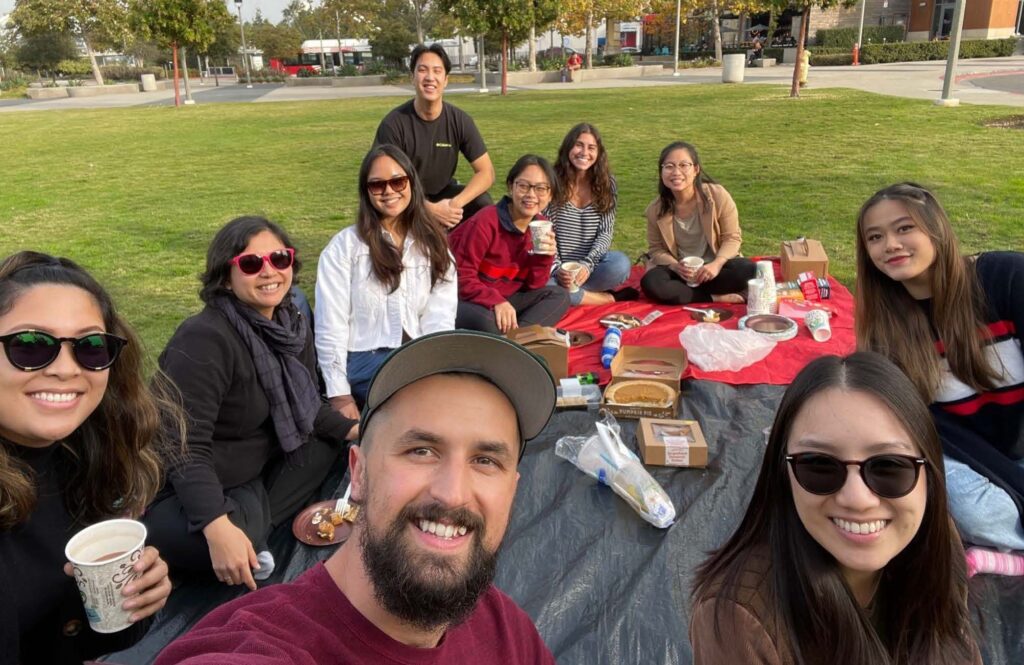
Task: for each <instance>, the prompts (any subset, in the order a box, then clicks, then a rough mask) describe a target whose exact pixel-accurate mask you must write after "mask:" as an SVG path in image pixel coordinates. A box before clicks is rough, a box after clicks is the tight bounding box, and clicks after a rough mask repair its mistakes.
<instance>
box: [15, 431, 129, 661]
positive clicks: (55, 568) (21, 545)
mask: <svg viewBox="0 0 1024 665" xmlns="http://www.w3.org/2000/svg"><path fill="white" fill-rule="evenodd" d="M9 449H12V450H13V454H14V457H15V459H20V460H21V461H23V462H24V463H26V464H28V466H29V467H31V468H32V471H33V472H34V474H35V486H36V496H37V500H36V505H35V508H34V510H33V511H32V514H31V515H30V516H29V519H28V520H26V521H25V522H23V523H21V524H19V525H17V526H16V527H14V528H13V529H10V530H0V665H13V664H14V663H21V665H31V664H33V663H39V664H40V665H63V664H65V663H81V662H82V661H83V660H85V659H87V658H94V657H96V656H100V655H102V654H105V653H110V652H112V651H119V650H121V649H125V648H127V647H128V646H130V645H131V644H133V643H134V642H136V641H138V639H139V638H140V637H141V636H142V635H143V634H144V633H145V631H146V627H147V626H148V625H149V622H148V621H144V622H141V624H137V625H135V626H132V627H131V628H128V629H126V630H123V631H121V632H118V633H111V634H106V635H105V634H101V633H95V632H93V631H92V629H91V628H89V622H88V621H87V620H86V617H85V609H84V607H83V606H82V600H81V598H80V597H79V595H78V588H77V586H76V585H75V582H74V580H73V579H72V578H70V577H68V576H67V575H65V574H64V563H65V561H66V560H65V558H64V546H65V545H66V544H67V541H68V540H70V539H71V536H73V535H74V534H75V533H77V532H78V531H80V530H81V529H83V528H85V527H86V526H87V525H86V524H83V523H81V522H78V521H76V520H74V519H73V518H72V516H71V514H70V513H69V512H68V509H67V506H66V505H65V500H64V494H63V491H62V488H63V487H64V485H65V480H66V478H67V477H68V475H69V473H68V466H67V465H68V464H70V463H71V458H70V456H69V455H68V453H67V451H65V450H64V449H62V448H61V444H60V443H55V444H53V445H51V446H49V447H47V448H26V447H22V446H11V447H10V448H9Z"/></svg>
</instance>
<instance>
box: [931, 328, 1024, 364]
mask: <svg viewBox="0 0 1024 665" xmlns="http://www.w3.org/2000/svg"><path fill="white" fill-rule="evenodd" d="M987 327H988V336H989V339H990V343H991V342H998V341H1000V340H1002V339H1006V338H1007V337H1013V336H1014V335H1016V334H1017V328H1016V326H1014V325H1013V321H996V322H995V323H990V324H988V326H987ZM935 350H936V351H938V352H939V355H940V356H944V355H946V345H945V344H943V343H942V340H941V339H940V340H936V341H935Z"/></svg>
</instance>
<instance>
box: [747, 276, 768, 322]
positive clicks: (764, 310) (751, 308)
mask: <svg viewBox="0 0 1024 665" xmlns="http://www.w3.org/2000/svg"><path fill="white" fill-rule="evenodd" d="M768 313H769V312H768V303H766V302H765V301H764V280H763V279H757V278H756V277H755V278H754V279H750V280H747V314H748V315H750V316H753V315H755V314H768Z"/></svg>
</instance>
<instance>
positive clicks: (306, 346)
mask: <svg viewBox="0 0 1024 665" xmlns="http://www.w3.org/2000/svg"><path fill="white" fill-rule="evenodd" d="M298 269H299V261H298V257H297V256H296V254H295V250H294V247H293V245H292V243H291V241H290V240H289V238H288V236H287V234H285V232H284V230H283V229H281V228H280V227H279V226H277V225H276V224H274V223H273V222H270V221H267V220H266V219H263V218H262V217H239V218H237V219H234V220H232V221H230V222H228V223H227V224H226V225H225V226H224V227H223V228H222V229H221V230H220V231H218V232H217V235H216V236H215V237H214V239H213V241H212V242H211V243H210V247H209V249H208V250H207V254H206V272H205V273H204V274H203V276H202V282H203V286H202V289H201V291H200V293H199V295H200V298H201V299H202V300H203V302H205V303H206V307H205V308H204V309H203V310H202V311H201V312H199V313H198V314H196V315H195V316H193V317H191V318H189V319H187V320H186V321H184V322H183V323H182V324H181V325H180V326H179V327H178V329H177V331H175V333H174V336H173V337H172V338H171V340H170V341H169V342H168V343H167V348H166V349H164V352H163V353H162V354H161V356H160V367H161V368H163V370H164V371H165V372H166V373H167V374H168V375H169V376H170V377H171V378H172V379H173V380H174V381H175V382H176V383H177V384H178V387H179V388H180V390H181V394H182V398H183V400H184V403H185V410H186V412H187V413H188V416H189V423H190V429H189V436H188V443H189V449H190V456H189V459H188V460H187V461H186V462H185V463H183V464H178V465H176V466H175V468H174V469H173V470H172V471H171V472H170V473H169V480H170V482H169V483H168V484H167V485H166V486H165V487H164V488H163V489H162V490H161V492H160V495H159V496H158V498H157V501H156V502H155V503H154V504H153V505H152V506H151V507H150V509H149V511H148V512H147V514H146V517H145V523H146V526H147V527H148V528H149V533H150V539H151V541H152V542H154V543H158V544H159V545H160V547H161V551H162V552H163V553H164V557H165V558H166V559H167V561H168V563H170V564H171V567H172V568H175V569H181V570H183V571H193V572H197V571H210V570H212V571H213V573H214V574H215V576H216V577H217V579H218V580H219V581H221V582H223V583H224V584H228V585H237V584H244V585H246V586H247V587H249V588H250V589H255V588H256V582H255V581H254V580H255V579H260V580H262V579H266V578H267V577H268V576H269V575H270V573H271V572H272V570H273V567H274V560H273V556H272V555H271V553H270V551H269V549H268V548H267V537H268V536H269V533H270V530H271V527H272V526H275V525H277V524H280V523H281V522H283V521H285V520H287V519H290V518H291V517H292V516H293V515H294V514H295V512H297V511H298V509H299V508H301V507H302V506H303V505H305V503H306V502H307V501H308V500H309V499H310V498H311V497H312V495H313V494H314V493H315V492H316V490H317V489H318V488H319V487H320V485H321V483H322V482H323V481H324V478H325V477H326V476H327V474H328V472H329V471H330V470H331V469H332V467H335V466H336V465H338V464H344V463H345V461H346V460H347V457H346V456H345V455H342V453H343V452H344V451H345V448H346V446H345V443H346V440H347V439H351V438H353V437H354V436H355V435H356V432H357V429H358V428H357V427H356V423H355V421H354V420H353V419H349V418H345V417H343V416H341V415H340V414H338V413H337V412H335V411H334V410H333V409H331V408H330V405H329V404H328V403H327V401H326V400H325V399H323V398H322V397H321V391H320V387H319V385H318V376H317V372H316V355H315V352H314V346H313V334H312V331H311V330H310V328H309V322H308V321H306V319H305V317H303V316H301V315H300V314H299V312H298V310H297V309H296V307H295V305H294V304H293V303H292V300H291V296H290V291H289V289H290V288H291V286H292V283H293V281H294V276H295V273H296V272H297V271H298ZM253 570H256V571H257V572H256V573H255V575H254V574H253V572H252V571H253Z"/></svg>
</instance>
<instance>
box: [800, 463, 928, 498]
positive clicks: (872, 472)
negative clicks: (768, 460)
mask: <svg viewBox="0 0 1024 665" xmlns="http://www.w3.org/2000/svg"><path fill="white" fill-rule="evenodd" d="M786 461H787V462H789V466H790V468H791V469H793V476H795V477H796V481H797V482H798V483H800V487H803V488H804V489H805V490H807V491H808V492H810V493H811V494H818V495H827V494H835V493H836V492H838V491H839V490H841V489H842V488H843V485H845V484H846V476H847V473H846V467H848V466H849V465H851V464H853V465H856V466H857V467H859V468H860V477H861V479H863V480H864V484H865V485H867V486H868V489H869V490H871V491H872V492H874V493H875V494H877V495H878V496H880V497H882V498H884V499H899V498H900V497H904V496H906V495H908V494H910V492H911V491H912V490H913V489H914V487H916V486H917V478H918V476H920V475H921V467H922V466H924V465H925V464H927V463H928V460H926V459H923V458H921V457H911V456H910V455H874V456H872V457H869V458H867V459H866V460H861V461H857V460H841V459H839V458H838V457H833V456H832V455H826V454H824V453H797V454H796V455H786Z"/></svg>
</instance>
